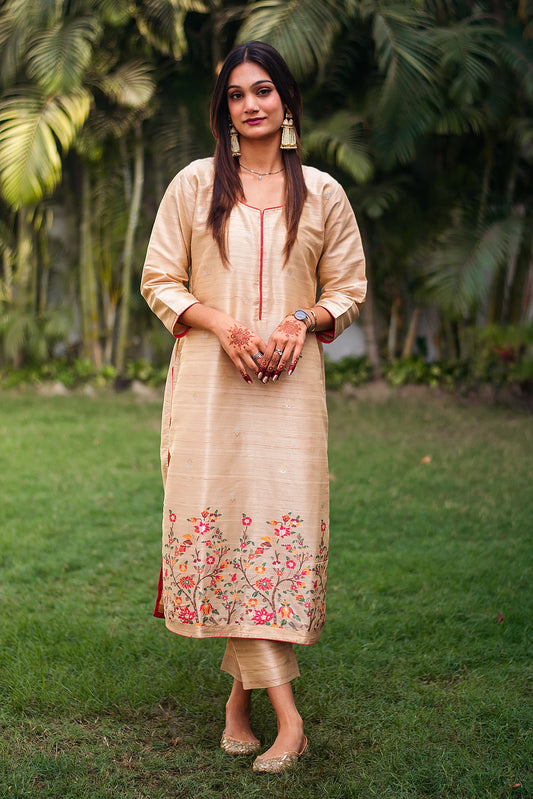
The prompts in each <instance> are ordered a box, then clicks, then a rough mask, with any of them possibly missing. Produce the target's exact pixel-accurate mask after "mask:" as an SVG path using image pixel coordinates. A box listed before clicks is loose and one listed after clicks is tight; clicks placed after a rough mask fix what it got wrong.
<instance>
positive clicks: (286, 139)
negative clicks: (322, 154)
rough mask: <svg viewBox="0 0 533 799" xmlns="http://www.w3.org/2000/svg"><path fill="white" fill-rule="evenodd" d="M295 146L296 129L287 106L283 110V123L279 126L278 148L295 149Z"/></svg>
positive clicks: (296, 145)
mask: <svg viewBox="0 0 533 799" xmlns="http://www.w3.org/2000/svg"><path fill="white" fill-rule="evenodd" d="M297 147H298V144H297V142H296V131H295V129H294V122H293V119H292V114H291V112H290V111H289V109H288V108H287V110H286V111H285V119H284V120H283V125H282V126H281V144H280V148H281V149H282V150H296V148H297Z"/></svg>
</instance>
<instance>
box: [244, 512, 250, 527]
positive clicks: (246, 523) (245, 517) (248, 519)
mask: <svg viewBox="0 0 533 799" xmlns="http://www.w3.org/2000/svg"><path fill="white" fill-rule="evenodd" d="M242 523H243V524H244V526H245V527H249V526H250V525H251V523H252V520H251V519H250V517H249V516H244V514H243V517H242Z"/></svg>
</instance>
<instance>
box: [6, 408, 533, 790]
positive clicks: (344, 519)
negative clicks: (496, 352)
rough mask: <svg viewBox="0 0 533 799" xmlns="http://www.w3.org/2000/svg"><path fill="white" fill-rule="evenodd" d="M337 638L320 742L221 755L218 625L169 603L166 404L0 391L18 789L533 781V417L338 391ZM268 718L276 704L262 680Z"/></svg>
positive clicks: (313, 728)
mask: <svg viewBox="0 0 533 799" xmlns="http://www.w3.org/2000/svg"><path fill="white" fill-rule="evenodd" d="M329 404H330V468H331V472H332V482H331V492H332V497H331V500H332V502H331V561H330V568H329V593H328V618H327V623H326V627H325V630H324V633H323V636H322V640H321V642H320V643H319V644H318V645H317V646H313V647H301V648H298V652H297V654H298V657H299V661H300V667H301V670H302V677H301V678H300V679H299V680H297V681H296V683H295V691H296V694H297V701H298V704H299V707H300V709H301V711H302V714H303V716H304V719H305V721H306V732H307V734H308V736H309V741H310V752H309V754H308V755H307V756H306V757H304V758H303V759H302V761H301V763H300V764H299V766H298V768H297V769H296V770H295V771H294V772H290V773H287V774H284V775H281V776H267V775H253V774H252V772H251V759H250V758H244V759H240V758H236V759H231V758H229V757H228V756H226V755H224V753H223V752H222V751H221V750H220V749H219V748H218V744H219V738H220V733H221V731H222V725H223V716H224V704H225V700H226V695H227V693H228V691H229V686H230V678H229V677H228V676H227V675H225V674H223V673H222V672H220V670H219V663H220V659H221V656H222V651H223V648H224V642H223V641H203V642H202V641H192V640H189V639H184V638H180V637H177V636H173V635H172V634H171V633H168V632H166V631H165V629H164V625H163V622H161V621H159V620H156V619H153V618H152V616H151V613H152V606H153V599H154V596H155V586H156V580H157V576H158V570H159V558H160V533H159V530H160V509H161V487H160V475H159V455H158V445H159V441H158V439H159V403H153V402H144V403H140V402H138V401H136V400H135V398H134V397H132V396H126V395H121V396H111V395H103V396H101V397H99V398H90V397H85V396H67V397H55V398H44V397H41V396H37V395H33V394H21V395H20V396H18V395H15V394H5V395H0V487H1V490H0V512H1V527H0V569H1V580H0V603H1V608H2V613H1V615H0V642H1V647H0V697H1V705H0V797H1V799H4V798H6V799H7V798H8V797H9V798H12V799H23V798H24V799H26V797H27V798H28V799H78V797H79V799H81V798H82V797H83V799H87V797H89V798H90V799H104V797H118V799H140V797H143V798H144V797H146V799H148V798H150V799H163V797H164V798H165V799H167V797H172V799H199V798H200V797H205V798H206V799H213V797H223V799H256V798H257V799H259V797H261V798H263V797H265V796H273V797H276V798H277V799H279V798H281V799H285V798H286V799H319V798H322V797H324V799H348V798H351V797H353V798H354V799H355V798H356V797H357V799H371V798H373V797H379V799H406V798H407V797H409V799H411V798H412V799H425V797H438V798H439V799H446V798H448V797H457V798H458V799H482V798H488V797H491V798H493V799H500V798H503V797H517V798H518V797H520V799H524V798H525V797H527V798H528V799H530V798H531V797H532V796H533V774H532V769H531V764H532V726H533V710H532V705H531V676H532V674H531V671H532V669H531V662H532V658H531V656H532V649H531V643H530V642H531V633H532V612H531V611H532V608H531V605H532V591H531V586H532V584H533V580H532V573H531V565H532V558H531V554H532V550H531V538H532V532H533V521H532V520H533V481H532V475H531V455H532V452H533V418H532V417H530V416H526V415H524V414H520V413H516V412H513V411H510V410H506V409H502V408H484V407H480V406H477V405H476V406H462V405H460V404H458V403H457V402H456V401H455V400H453V399H446V400H443V399H442V398H439V397H436V398H435V399H434V400H433V401H424V400H423V399H422V398H418V399H417V398H416V397H415V398H412V397H411V398H409V399H406V398H405V397H402V395H397V396H395V397H393V398H390V399H387V400H385V401H382V402H372V401H371V400H370V399H364V398H363V399H352V400H346V399H343V398H341V397H340V396H338V395H334V396H331V397H330V402H329ZM253 721H254V728H255V730H256V732H257V734H258V735H259V736H260V737H261V739H262V740H263V741H264V742H265V744H268V743H269V742H270V741H271V740H272V739H273V738H274V736H275V721H274V718H273V716H272V714H271V712H270V710H269V704H268V700H267V698H266V696H265V695H264V692H258V695H257V697H256V698H255V700H254V706H253Z"/></svg>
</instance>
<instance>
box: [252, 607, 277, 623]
mask: <svg viewBox="0 0 533 799" xmlns="http://www.w3.org/2000/svg"><path fill="white" fill-rule="evenodd" d="M273 618H274V614H273V613H269V612H268V610H267V609H266V608H261V610H256V612H255V616H254V617H253V618H252V621H255V622H256V623H257V624H269V622H271V621H272V619H273Z"/></svg>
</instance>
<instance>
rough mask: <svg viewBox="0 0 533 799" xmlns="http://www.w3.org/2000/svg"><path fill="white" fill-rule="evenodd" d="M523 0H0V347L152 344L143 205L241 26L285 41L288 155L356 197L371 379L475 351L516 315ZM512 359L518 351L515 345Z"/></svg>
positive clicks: (524, 124)
mask: <svg viewBox="0 0 533 799" xmlns="http://www.w3.org/2000/svg"><path fill="white" fill-rule="evenodd" d="M532 20H533V12H532V6H531V2H530V0H519V1H518V2H509V3H501V2H500V1H499V0H479V1H478V2H470V1H469V0H416V2H406V0H291V2H285V0H268V1H267V0H248V2H246V1H245V0H241V2H239V1H238V0H151V2H150V3H142V2H139V1H138V0H113V2H111V0H69V2H67V1H66V0H59V2H55V3H49V2H47V0H6V2H4V3H3V4H2V6H1V8H0V92H1V95H0V252H1V256H2V260H1V264H0V345H1V349H0V357H1V358H2V361H3V363H4V365H12V366H13V365H14V366H22V365H24V364H28V363H35V362H43V361H47V360H48V359H49V358H50V357H51V355H52V354H55V355H57V354H58V353H60V354H63V355H64V356H65V357H66V358H67V359H74V358H82V359H88V360H90V361H91V362H92V363H93V364H94V366H95V368H97V369H99V368H101V367H102V366H105V365H109V364H112V365H113V366H114V367H115V368H116V369H117V371H118V372H119V373H123V372H124V370H125V368H126V366H125V365H126V362H127V361H128V360H130V359H131V358H133V359H139V358H142V357H147V358H148V359H149V360H151V361H155V362H158V363H159V362H163V361H164V360H165V358H166V355H167V352H168V346H169V343H168V339H166V338H165V337H164V334H163V331H162V329H161V326H160V325H159V324H158V323H157V321H156V320H154V319H152V318H151V316H150V313H149V311H148V309H147V308H146V307H144V304H143V303H142V301H141V300H140V298H139V296H138V283H139V275H140V269H141V265H142V262H143V255H144V251H145V248H146V243H147V239H148V235H149V232H150V228H151V225H152V222H153V219H154V216H155V211H156V209H157V205H158V203H159V201H160V199H161V196H162V194H163V191H164V188H165V186H166V185H167V183H168V182H169V181H170V179H171V178H172V176H173V175H174V174H175V172H176V171H177V170H179V169H180V168H181V167H182V166H184V165H185V164H186V163H188V162H189V161H190V160H191V159H193V158H196V157H202V156H205V155H209V154H211V152H212V149H213V142H212V138H211V134H210V132H209V129H208V105H209V96H210V91H211V87H212V84H213V77H214V75H215V73H216V69H217V65H218V64H219V63H220V61H221V60H222V59H223V58H224V56H225V54H226V53H227V52H228V50H229V49H230V48H231V46H232V45H233V44H234V43H235V42H237V41H244V40H247V39H250V38H259V39H262V40H265V41H269V42H271V43H272V44H274V45H275V46H276V47H278V48H279V49H280V51H281V52H282V54H283V55H284V56H285V58H286V59H287V61H288V62H289V65H290V66H291V68H292V69H293V71H294V72H295V74H296V76H297V78H298V79H299V81H300V82H301V85H302V89H303V93H304V99H305V119H304V135H303V148H304V158H305V160H306V161H307V162H308V163H312V164H314V165H316V166H318V167H319V168H323V169H325V170H327V171H329V172H331V173H333V174H334V175H335V177H337V178H338V179H339V180H340V181H341V182H342V183H343V185H344V186H345V188H346V190H347V192H348V194H349V197H350V199H351V201H352V204H353V206H354V209H355V211H356V215H357V218H358V220H359V223H360V227H361V230H362V234H363V240H364V245H365V251H366V254H367V258H368V274H369V279H370V293H369V297H368V300H367V303H366V307H365V309H364V310H363V314H362V317H361V324H362V326H363V329H364V333H365V342H366V352H367V356H368V358H369V360H370V362H371V365H372V369H373V373H374V375H379V374H380V373H381V371H382V362H383V360H385V361H388V362H394V361H395V360H396V359H397V358H399V357H403V358H408V357H409V356H411V355H413V354H417V352H418V354H420V355H424V353H423V352H419V347H418V346H417V325H418V324H419V317H420V314H421V313H422V312H423V311H424V309H426V308H436V309H437V311H438V317H437V321H436V322H435V347H436V350H437V354H436V357H437V359H438V360H442V361H447V362H449V361H452V362H453V361H456V360H463V361H464V360H465V359H467V358H470V357H471V356H472V354H473V351H472V341H473V340H475V335H472V334H473V333H474V334H475V333H476V332H477V330H478V329H480V328H484V327H485V326H486V325H491V326H492V325H500V326H503V328H504V329H509V326H511V327H512V329H513V330H514V331H516V330H518V331H520V330H521V329H522V328H523V327H524V326H527V325H528V323H529V322H530V321H531V319H532V317H533V291H532V286H533V270H532V266H531V264H532V230H533V225H532V224H531V221H532V220H531V207H532V205H531V196H532V188H531V187H532V186H533V174H532V171H533V170H532V156H533V122H532V110H533V44H532V37H533V21H532ZM515 357H518V358H523V357H524V352H523V351H520V352H515Z"/></svg>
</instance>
